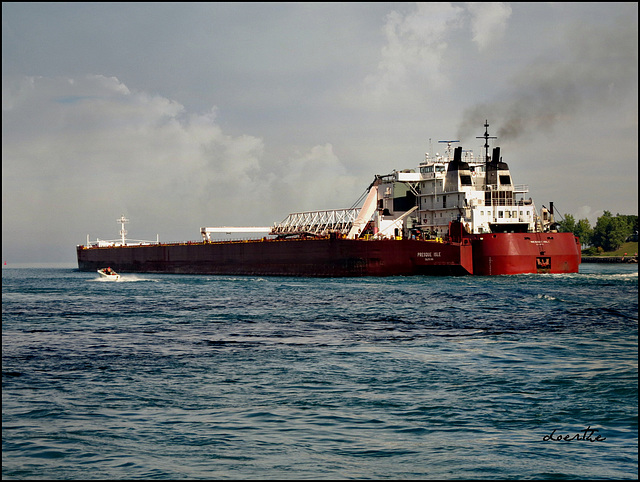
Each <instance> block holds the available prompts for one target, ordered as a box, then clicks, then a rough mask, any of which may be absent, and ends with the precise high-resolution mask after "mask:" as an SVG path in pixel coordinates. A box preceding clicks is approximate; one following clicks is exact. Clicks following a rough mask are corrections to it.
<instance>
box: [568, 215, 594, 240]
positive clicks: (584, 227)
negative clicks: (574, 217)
mask: <svg viewBox="0 0 640 482" xmlns="http://www.w3.org/2000/svg"><path fill="white" fill-rule="evenodd" d="M573 234H575V235H576V236H578V237H579V238H580V243H581V244H582V245H583V246H590V245H591V238H592V237H593V229H592V228H591V224H590V223H589V220H588V219H587V218H584V219H581V220H580V221H578V224H576V228H575V231H573Z"/></svg>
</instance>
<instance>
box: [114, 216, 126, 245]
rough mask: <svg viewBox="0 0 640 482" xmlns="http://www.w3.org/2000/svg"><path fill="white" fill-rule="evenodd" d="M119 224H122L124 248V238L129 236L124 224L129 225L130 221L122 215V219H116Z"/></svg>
mask: <svg viewBox="0 0 640 482" xmlns="http://www.w3.org/2000/svg"><path fill="white" fill-rule="evenodd" d="M116 222H117V223H120V226H121V228H120V236H122V246H124V237H125V235H126V234H127V231H126V230H125V229H124V223H128V222H129V220H128V219H127V218H125V217H124V214H123V215H122V217H121V218H120V219H116Z"/></svg>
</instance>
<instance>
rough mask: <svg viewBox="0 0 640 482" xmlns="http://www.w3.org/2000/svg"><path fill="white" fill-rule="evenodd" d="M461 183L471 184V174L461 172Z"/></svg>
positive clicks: (464, 184)
mask: <svg viewBox="0 0 640 482" xmlns="http://www.w3.org/2000/svg"><path fill="white" fill-rule="evenodd" d="M460 184H462V185H463V186H471V176H468V175H462V174H461V175H460Z"/></svg>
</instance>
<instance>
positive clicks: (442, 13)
mask: <svg viewBox="0 0 640 482" xmlns="http://www.w3.org/2000/svg"><path fill="white" fill-rule="evenodd" d="M462 12H463V9H462V8H460V7H456V6H453V5H451V4H450V3H417V4H416V9H415V11H413V12H410V13H408V14H406V15H403V14H402V13H400V12H398V11H392V12H391V13H390V14H389V15H388V16H387V21H386V24H385V25H384V34H385V38H386V45H385V46H384V47H383V48H382V51H381V57H382V59H381V60H380V62H379V64H378V69H377V72H376V73H375V74H372V75H369V76H368V77H367V78H366V79H365V86H366V88H367V90H368V91H369V92H370V93H371V94H372V95H373V96H374V97H375V98H382V97H384V96H385V95H387V94H388V93H389V92H391V91H393V90H396V89H401V88H403V87H404V85H405V84H406V83H411V82H413V81H415V80H416V78H417V79H420V81H422V82H424V83H426V86H427V87H433V88H438V87H442V86H443V85H444V84H445V76H444V75H443V74H442V72H441V64H442V59H443V56H444V55H445V53H446V50H447V46H448V43H447V38H448V37H449V36H450V35H451V30H452V29H455V28H456V27H458V26H459V23H460V21H461V14H462Z"/></svg>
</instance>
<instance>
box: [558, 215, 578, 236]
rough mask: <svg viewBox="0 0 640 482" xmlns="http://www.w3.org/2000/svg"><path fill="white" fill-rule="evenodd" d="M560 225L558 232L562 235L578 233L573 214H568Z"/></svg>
mask: <svg viewBox="0 0 640 482" xmlns="http://www.w3.org/2000/svg"><path fill="white" fill-rule="evenodd" d="M558 225H559V226H558V231H560V232H561V233H573V234H575V233H576V220H575V218H574V217H573V215H571V214H567V215H566V216H565V217H564V219H563V220H562V221H560V222H559V223H558Z"/></svg>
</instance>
